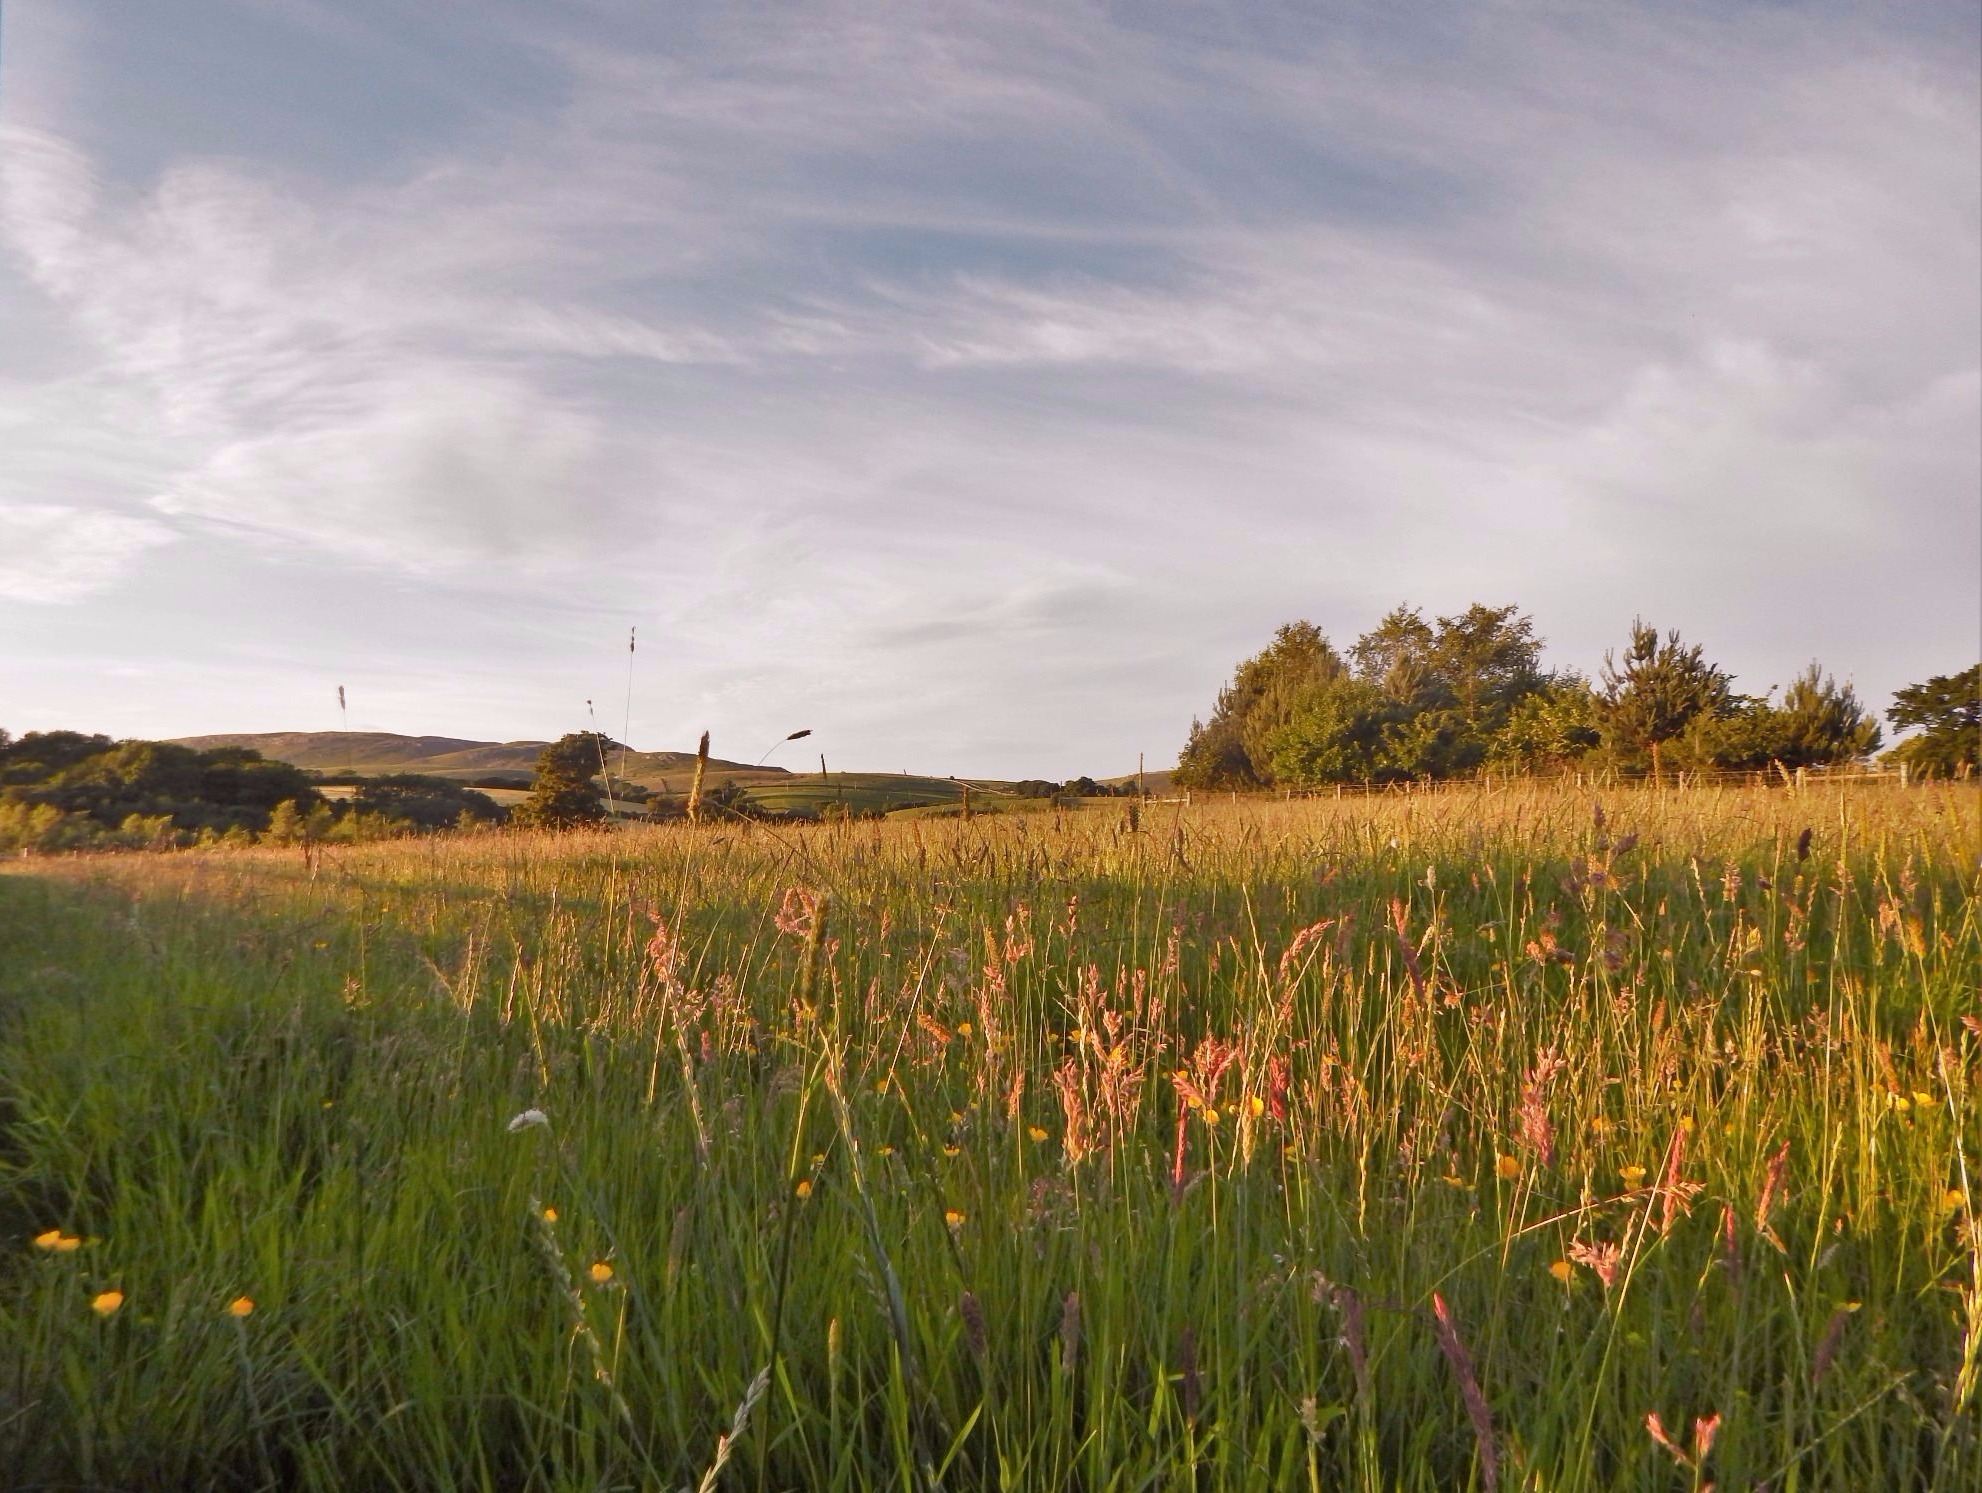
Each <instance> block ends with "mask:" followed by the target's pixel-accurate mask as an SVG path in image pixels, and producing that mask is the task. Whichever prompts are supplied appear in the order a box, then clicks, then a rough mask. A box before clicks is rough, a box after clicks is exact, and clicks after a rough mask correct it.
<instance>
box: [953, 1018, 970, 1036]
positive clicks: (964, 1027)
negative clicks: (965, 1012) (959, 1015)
mask: <svg viewBox="0 0 1982 1493" xmlns="http://www.w3.org/2000/svg"><path fill="white" fill-rule="evenodd" d="M972 1030H973V1028H972V1026H971V1024H970V1023H969V1022H968V1021H959V1022H958V1023H957V1035H958V1036H959V1037H968V1036H969V1035H970V1034H971V1032H972Z"/></svg>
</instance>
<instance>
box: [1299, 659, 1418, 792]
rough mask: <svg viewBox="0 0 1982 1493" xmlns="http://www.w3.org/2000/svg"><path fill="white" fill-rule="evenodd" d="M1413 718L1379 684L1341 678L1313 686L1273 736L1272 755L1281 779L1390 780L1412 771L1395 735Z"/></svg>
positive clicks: (1307, 781)
mask: <svg viewBox="0 0 1982 1493" xmlns="http://www.w3.org/2000/svg"><path fill="white" fill-rule="evenodd" d="M1410 719H1411V715H1410V710H1409V707H1408V706H1406V705H1403V704H1400V703H1399V702H1398V701H1397V700H1395V699H1393V698H1392V697H1391V696H1390V695H1389V694H1388V693H1387V692H1386V691H1385V690H1383V689H1382V688H1381V687H1379V686H1378V685H1375V684H1372V683H1370V682H1369V681H1367V680H1363V679H1337V680H1333V681H1331V682H1330V683H1329V684H1328V685H1326V686H1324V687H1323V688H1320V689H1316V690H1311V691H1310V692H1309V693H1308V694H1307V695H1306V697H1305V698H1303V700H1302V701H1301V704H1300V707H1299V708H1298V709H1297V710H1296V711H1295V713H1294V717H1293V719H1292V720H1290V721H1288V722H1287V723H1286V724H1285V725H1284V726H1283V727H1282V728H1281V729H1280V730H1279V731H1278V732H1276V733H1275V735H1274V738H1273V749H1272V754H1271V756H1270V757H1269V758H1268V764H1269V770H1270V771H1271V773H1272V780H1273V781H1274V782H1276V783H1287V784H1296V785H1300V784H1313V783H1354V782H1363V781H1373V782H1386V781H1390V780H1393V779H1396V778H1399V777H1403V776H1406V773H1405V772H1404V771H1403V769H1402V768H1400V767H1399V766H1398V765H1397V762H1396V758H1395V754H1394V753H1393V751H1392V742H1391V739H1390V738H1391V735H1392V733H1393V732H1394V731H1396V730H1397V729H1398V728H1399V727H1400V726H1403V725H1405V724H1407V723H1408V722H1409V721H1410Z"/></svg>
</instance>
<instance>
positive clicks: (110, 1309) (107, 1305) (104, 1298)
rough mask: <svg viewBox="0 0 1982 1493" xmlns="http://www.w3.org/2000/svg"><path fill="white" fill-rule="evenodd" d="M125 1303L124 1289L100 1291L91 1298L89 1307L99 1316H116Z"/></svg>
mask: <svg viewBox="0 0 1982 1493" xmlns="http://www.w3.org/2000/svg"><path fill="white" fill-rule="evenodd" d="M123 1304H124V1293H123V1292H122V1291H99V1292H98V1293H97V1294H96V1295H95V1296H92V1297H91V1298H90V1303H89V1309H90V1310H91V1311H93V1312H95V1313H96V1314H97V1315H98V1316H99V1317H114V1316H116V1315H117V1310H118V1308H119V1307H121V1306H123Z"/></svg>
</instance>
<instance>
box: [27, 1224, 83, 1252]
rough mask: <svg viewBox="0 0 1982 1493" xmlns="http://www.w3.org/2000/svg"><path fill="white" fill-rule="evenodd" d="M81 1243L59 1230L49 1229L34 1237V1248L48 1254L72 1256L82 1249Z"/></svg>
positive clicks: (73, 1236) (71, 1235) (79, 1240)
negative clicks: (45, 1251)
mask: <svg viewBox="0 0 1982 1493" xmlns="http://www.w3.org/2000/svg"><path fill="white" fill-rule="evenodd" d="M82 1244H83V1241H82V1240H81V1239H79V1238H77V1237H76V1236H75V1235H74V1234H65V1233H63V1232H62V1231H61V1230H60V1229H50V1230H48V1231H47V1232H46V1233H42V1234H36V1235H35V1236H34V1247H35V1248H36V1249H45V1250H47V1251H48V1252H49V1253H50V1254H57V1255H66V1254H72V1253H74V1252H75V1251H76V1250H78V1249H81V1248H82Z"/></svg>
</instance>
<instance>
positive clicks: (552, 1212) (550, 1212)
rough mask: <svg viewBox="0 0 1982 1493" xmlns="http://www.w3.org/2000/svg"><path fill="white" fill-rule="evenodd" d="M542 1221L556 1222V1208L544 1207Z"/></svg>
mask: <svg viewBox="0 0 1982 1493" xmlns="http://www.w3.org/2000/svg"><path fill="white" fill-rule="evenodd" d="M544 1222H545V1223H556V1222H557V1209H555V1208H546V1209H544Z"/></svg>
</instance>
